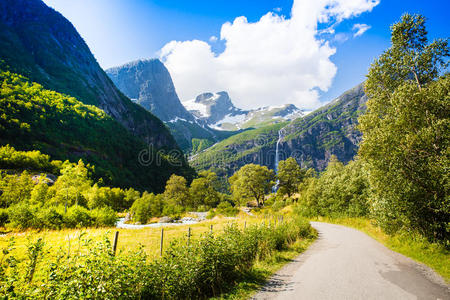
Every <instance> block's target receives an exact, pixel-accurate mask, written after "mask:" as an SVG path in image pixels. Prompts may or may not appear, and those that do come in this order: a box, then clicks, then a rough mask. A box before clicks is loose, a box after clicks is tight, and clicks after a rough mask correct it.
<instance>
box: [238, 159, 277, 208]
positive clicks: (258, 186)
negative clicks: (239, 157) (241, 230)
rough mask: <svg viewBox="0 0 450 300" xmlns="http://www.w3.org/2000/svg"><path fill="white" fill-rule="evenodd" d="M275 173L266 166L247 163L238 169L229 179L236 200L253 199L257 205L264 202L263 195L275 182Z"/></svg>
mask: <svg viewBox="0 0 450 300" xmlns="http://www.w3.org/2000/svg"><path fill="white" fill-rule="evenodd" d="M274 180H275V173H274V172H273V171H272V170H269V169H268V168H267V167H266V166H260V165H255V164H248V165H245V166H243V167H242V168H240V169H239V171H237V172H236V173H234V175H233V176H231V177H230V179H229V181H230V184H231V191H232V194H233V197H234V199H235V200H236V201H237V202H243V201H245V200H255V201H256V202H257V204H258V206H261V205H263V204H264V196H265V195H266V194H267V193H269V192H270V190H271V188H272V186H273V185H274V184H275V181H274Z"/></svg>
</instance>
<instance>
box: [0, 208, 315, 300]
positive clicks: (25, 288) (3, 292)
mask: <svg viewBox="0 0 450 300" xmlns="http://www.w3.org/2000/svg"><path fill="white" fill-rule="evenodd" d="M82 210H83V209H81V210H80V209H79V208H72V209H71V213H72V214H73V213H74V212H75V211H76V212H81V211H82ZM311 234H312V231H311V227H310V226H309V223H308V222H306V221H304V220H301V219H292V220H288V221H286V222H285V223H283V224H279V226H276V227H270V228H269V227H267V226H260V225H254V226H250V227H248V228H247V229H246V230H244V231H242V230H239V229H238V228H237V227H236V226H233V225H231V226H229V227H228V228H226V229H225V230H224V232H223V233H214V234H211V233H209V234H206V235H203V236H202V237H201V238H199V239H198V240H191V243H190V244H189V245H188V244H187V243H186V239H181V240H178V241H177V242H175V243H173V244H172V245H171V246H170V247H169V248H168V249H167V250H166V252H165V253H164V254H163V256H162V257H161V258H159V259H155V260H152V261H149V260H148V257H147V255H146V254H145V252H143V251H142V249H138V251H136V252H131V253H130V252H127V253H121V252H119V253H117V254H116V255H113V253H112V250H111V242H110V240H109V239H107V238H106V237H105V238H104V239H103V240H102V241H101V242H98V243H92V241H91V240H90V239H87V238H83V234H81V235H80V237H79V241H78V244H79V245H80V247H82V249H80V250H77V251H75V252H72V253H70V255H68V253H67V251H66V250H63V249H61V250H60V252H59V253H58V254H57V255H54V254H52V255H50V254H49V253H48V252H47V251H46V247H45V244H44V243H43V241H42V240H38V241H36V242H31V243H30V244H29V245H28V247H27V248H28V253H27V258H26V259H25V260H24V261H18V260H17V259H15V258H14V256H13V255H12V252H11V250H12V249H13V242H11V243H10V244H9V245H8V246H7V247H6V248H5V249H3V251H2V254H0V255H3V256H2V257H0V271H1V273H0V274H1V275H2V276H0V297H1V298H7V299H8V298H22V299H25V298H36V299H40V298H46V299H84V298H90V299H205V298H208V297H211V296H219V294H221V293H222V292H223V291H224V290H226V289H227V288H230V287H231V286H232V285H234V284H235V282H236V280H237V279H239V277H240V276H243V275H244V273H246V272H248V271H249V270H250V269H251V268H252V266H253V265H254V263H255V261H256V260H257V259H258V258H260V259H262V258H265V257H267V256H269V255H270V254H271V253H272V252H273V251H275V250H277V249H282V248H283V247H285V246H286V245H288V244H289V243H292V242H293V241H295V240H296V239H297V238H300V237H309V236H311ZM44 261H45V263H42V262H44ZM34 273H36V275H35V276H34V277H33V275H32V274H34ZM30 274H31V275H30Z"/></svg>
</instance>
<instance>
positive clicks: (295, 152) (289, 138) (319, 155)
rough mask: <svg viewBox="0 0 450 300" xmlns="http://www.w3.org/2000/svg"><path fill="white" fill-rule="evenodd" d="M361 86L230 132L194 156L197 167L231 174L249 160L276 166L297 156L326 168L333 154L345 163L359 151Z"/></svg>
mask: <svg viewBox="0 0 450 300" xmlns="http://www.w3.org/2000/svg"><path fill="white" fill-rule="evenodd" d="M366 101H367V97H366V96H365V94H364V91H363V85H362V84H360V85H358V86H356V87H355V88H353V89H351V90H349V91H347V92H346V93H344V94H343V95H341V96H340V97H338V98H337V99H335V100H333V101H332V102H330V103H329V104H328V105H326V106H324V107H322V108H319V109H318V110H316V111H314V112H312V113H311V114H309V115H306V116H305V117H303V118H298V119H295V120H294V121H291V122H289V123H287V122H284V123H279V124H274V125H269V126H265V127H261V128H259V129H254V130H249V131H246V132H243V133H240V134H237V135H235V136H232V137H230V138H228V139H226V140H224V141H221V142H220V143H218V144H216V145H214V146H213V147H211V148H208V149H207V150H205V151H203V152H202V153H199V154H198V155H196V156H193V157H192V158H191V164H192V165H193V166H194V167H195V168H197V169H198V170H203V169H213V170H215V171H217V172H219V173H220V174H223V175H228V176H229V175H231V174H233V172H234V171H236V170H237V169H239V168H240V167H242V166H243V165H245V164H249V163H256V164H261V165H265V166H267V167H269V168H274V167H275V166H274V163H275V154H276V144H277V141H278V139H279V138H280V133H281V138H280V143H279V151H278V155H279V159H280V160H284V159H286V158H288V157H294V158H295V159H296V160H297V161H298V162H299V163H300V164H301V165H302V166H303V167H312V168H315V169H316V170H318V171H322V170H324V169H325V167H326V166H327V164H328V162H329V159H330V157H331V155H336V156H337V157H338V159H339V160H341V161H343V162H347V161H349V160H351V159H352V158H353V157H354V156H355V155H356V153H357V150H358V143H359V141H360V139H361V133H360V132H359V131H358V130H357V129H356V125H357V119H358V116H359V115H360V114H361V113H362V112H364V111H365V103H366Z"/></svg>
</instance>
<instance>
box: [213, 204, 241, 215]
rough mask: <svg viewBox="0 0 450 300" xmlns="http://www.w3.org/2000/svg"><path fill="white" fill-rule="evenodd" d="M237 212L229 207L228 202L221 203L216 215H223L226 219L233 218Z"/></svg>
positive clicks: (236, 209)
mask: <svg viewBox="0 0 450 300" xmlns="http://www.w3.org/2000/svg"><path fill="white" fill-rule="evenodd" d="M238 212H239V209H238V208H236V207H233V206H231V204H230V203H229V202H221V203H220V204H219V205H218V206H217V209H216V214H220V215H224V216H227V217H232V216H235V215H236V214H237V213H238Z"/></svg>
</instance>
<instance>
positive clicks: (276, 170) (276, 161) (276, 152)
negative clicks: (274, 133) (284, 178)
mask: <svg viewBox="0 0 450 300" xmlns="http://www.w3.org/2000/svg"><path fill="white" fill-rule="evenodd" d="M281 130H283V129H280V130H279V131H278V141H277V147H276V149H275V173H278V163H279V162H280V157H279V155H278V149H279V148H280V142H281V139H282V138H283V136H282V134H281Z"/></svg>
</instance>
